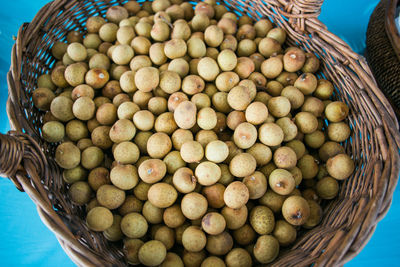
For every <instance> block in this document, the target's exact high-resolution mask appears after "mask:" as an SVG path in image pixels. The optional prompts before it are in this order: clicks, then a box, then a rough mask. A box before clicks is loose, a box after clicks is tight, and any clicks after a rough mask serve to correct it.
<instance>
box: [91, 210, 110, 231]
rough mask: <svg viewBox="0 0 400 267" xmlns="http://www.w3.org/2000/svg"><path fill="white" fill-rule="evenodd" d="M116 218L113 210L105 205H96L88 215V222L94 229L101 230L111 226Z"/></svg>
mask: <svg viewBox="0 0 400 267" xmlns="http://www.w3.org/2000/svg"><path fill="white" fill-rule="evenodd" d="M113 221H114V218H113V215H112V213H111V211H110V210H109V209H107V208H104V207H95V208H93V209H91V210H90V211H89V212H88V214H87V215H86V224H87V226H88V227H89V229H90V230H92V231H97V232H101V231H104V230H106V229H107V228H109V227H111V225H112V224H113Z"/></svg>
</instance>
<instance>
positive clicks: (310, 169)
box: [297, 155, 318, 179]
mask: <svg viewBox="0 0 400 267" xmlns="http://www.w3.org/2000/svg"><path fill="white" fill-rule="evenodd" d="M297 167H298V168H299V169H300V170H301V173H302V175H303V178H304V179H312V178H314V177H315V176H317V174H318V165H317V163H316V162H315V158H314V157H313V156H311V155H304V156H303V157H302V158H301V159H299V161H298V162H297Z"/></svg>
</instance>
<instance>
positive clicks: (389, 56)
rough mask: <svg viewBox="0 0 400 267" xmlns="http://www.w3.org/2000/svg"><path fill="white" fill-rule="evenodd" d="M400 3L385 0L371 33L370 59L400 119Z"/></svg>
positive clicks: (376, 12) (377, 10)
mask: <svg viewBox="0 0 400 267" xmlns="http://www.w3.org/2000/svg"><path fill="white" fill-rule="evenodd" d="M398 3H399V0H382V1H381V2H380V3H379V4H378V5H377V6H376V8H375V10H374V12H373V13H372V15H371V18H370V21H369V24H368V29H367V41H366V43H367V51H366V58H367V61H368V63H369V65H370V66H371V70H372V73H373V74H374V76H375V79H376V82H377V83H378V86H379V88H381V89H382V91H383V92H384V93H385V95H386V96H387V97H388V99H389V101H390V102H391V104H392V106H393V108H394V110H395V112H396V114H397V117H398V118H400V33H399V31H398V30H397V27H396V23H395V14H396V8H397V5H398Z"/></svg>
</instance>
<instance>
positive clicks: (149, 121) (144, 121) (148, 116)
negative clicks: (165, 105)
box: [133, 110, 154, 131]
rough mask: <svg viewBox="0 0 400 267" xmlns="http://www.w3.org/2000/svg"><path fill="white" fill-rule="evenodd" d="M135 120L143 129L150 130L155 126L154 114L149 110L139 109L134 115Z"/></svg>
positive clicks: (140, 128) (139, 127)
mask: <svg viewBox="0 0 400 267" xmlns="http://www.w3.org/2000/svg"><path fill="white" fill-rule="evenodd" d="M133 122H134V124H135V126H136V128H138V129H139V130H141V131H149V130H151V129H152V128H153V126H154V115H153V114H152V113H151V112H150V111H148V110H139V111H137V112H136V113H135V114H134V115H133Z"/></svg>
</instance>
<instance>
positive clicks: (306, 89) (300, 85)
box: [294, 73, 317, 95]
mask: <svg viewBox="0 0 400 267" xmlns="http://www.w3.org/2000/svg"><path fill="white" fill-rule="evenodd" d="M294 86H295V87H296V88H297V89H299V90H300V91H301V92H302V93H303V94H304V95H311V94H312V93H313V92H314V91H315V90H316V89H317V78H316V77H315V75H314V74H312V73H303V74H302V75H300V76H299V78H298V79H297V80H296V81H295V83H294Z"/></svg>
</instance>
